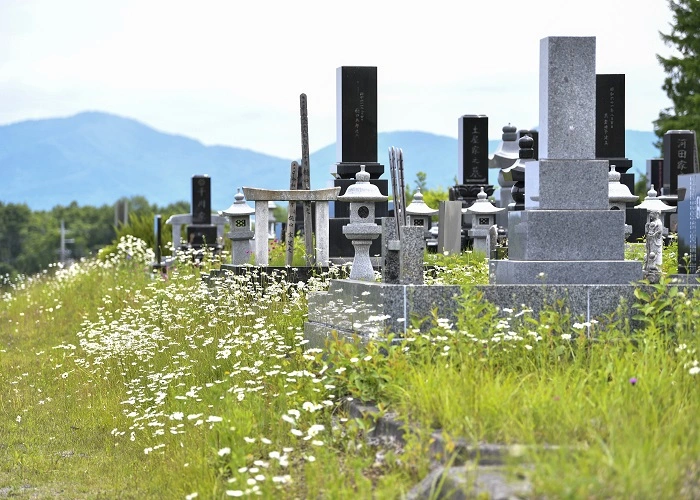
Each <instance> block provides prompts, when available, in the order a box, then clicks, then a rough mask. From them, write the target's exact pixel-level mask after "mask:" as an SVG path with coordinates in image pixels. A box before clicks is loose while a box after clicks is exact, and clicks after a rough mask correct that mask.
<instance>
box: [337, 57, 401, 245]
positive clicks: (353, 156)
mask: <svg viewBox="0 0 700 500" xmlns="http://www.w3.org/2000/svg"><path fill="white" fill-rule="evenodd" d="M336 113H337V115H336V124H337V127H336V159H337V162H338V163H336V166H335V169H336V179H335V180H334V181H333V185H334V187H340V194H341V195H342V194H344V193H345V191H346V190H347V188H348V187H349V186H350V185H352V184H354V183H355V175H356V174H357V173H358V172H359V171H360V165H365V171H366V172H367V173H369V174H370V183H371V184H373V185H375V186H376V187H377V188H379V191H380V192H381V193H382V194H384V195H386V194H387V193H388V190H389V184H388V181H387V180H386V179H380V178H379V177H380V176H381V175H382V174H383V173H384V165H382V164H380V163H379V162H378V159H377V116H378V108H377V68H376V67H374V66H341V67H339V68H337V69H336ZM332 210H333V215H334V216H333V218H331V219H330V220H329V228H328V230H329V243H330V246H329V256H330V257H331V258H334V257H343V258H350V257H352V256H353V254H354V248H353V246H352V244H351V242H350V240H348V239H347V238H346V237H345V235H344V234H343V233H342V228H343V226H344V225H346V224H348V223H349V222H350V204H349V203H346V202H341V201H335V202H333V208H332ZM375 210H376V212H375V215H376V218H377V223H380V218H381V217H385V216H386V215H387V214H388V205H387V203H386V202H384V203H377V205H376V207H375ZM380 252H381V238H377V239H376V240H374V241H372V246H371V247H370V255H376V254H378V253H380Z"/></svg>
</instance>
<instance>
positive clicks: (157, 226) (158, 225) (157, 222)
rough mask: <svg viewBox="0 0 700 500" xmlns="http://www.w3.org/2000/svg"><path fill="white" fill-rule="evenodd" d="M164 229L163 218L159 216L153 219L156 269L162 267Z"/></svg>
mask: <svg viewBox="0 0 700 500" xmlns="http://www.w3.org/2000/svg"><path fill="white" fill-rule="evenodd" d="M162 227H163V216H162V215H160V214H158V215H156V216H154V217H153V236H154V238H155V249H154V250H155V254H156V258H155V265H156V267H160V260H161V249H162V247H163V245H162V241H161V229H162Z"/></svg>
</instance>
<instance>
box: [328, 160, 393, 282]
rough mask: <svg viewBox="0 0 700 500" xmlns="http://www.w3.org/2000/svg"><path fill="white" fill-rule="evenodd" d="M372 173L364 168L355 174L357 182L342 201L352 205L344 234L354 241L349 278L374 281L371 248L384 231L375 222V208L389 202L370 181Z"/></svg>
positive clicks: (340, 199)
mask: <svg viewBox="0 0 700 500" xmlns="http://www.w3.org/2000/svg"><path fill="white" fill-rule="evenodd" d="M369 177H370V174H369V173H367V172H365V166H364V165H360V171H359V172H358V173H357V174H356V175H355V179H356V182H355V184H351V185H350V186H348V188H347V190H346V191H345V194H344V195H342V196H338V200H339V201H343V202H346V203H350V224H348V225H346V226H343V234H344V235H345V236H346V237H347V238H348V239H349V240H350V241H351V242H352V246H353V247H354V248H355V257H354V259H353V262H352V269H351V271H350V279H353V280H363V281H374V268H373V267H372V260H371V259H370V257H369V247H370V245H371V244H372V240H375V239H377V238H378V237H379V235H380V234H381V233H382V228H381V227H380V226H379V225H378V224H377V223H375V221H374V206H375V204H376V203H380V202H384V201H387V198H388V197H387V196H384V195H383V194H381V192H380V191H379V188H378V187H377V186H375V185H373V184H370V182H369Z"/></svg>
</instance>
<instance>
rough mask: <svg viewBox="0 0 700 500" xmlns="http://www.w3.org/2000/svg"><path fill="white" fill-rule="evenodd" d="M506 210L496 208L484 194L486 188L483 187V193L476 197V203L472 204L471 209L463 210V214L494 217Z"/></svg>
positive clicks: (480, 192)
mask: <svg viewBox="0 0 700 500" xmlns="http://www.w3.org/2000/svg"><path fill="white" fill-rule="evenodd" d="M503 210H505V207H502V208H499V207H496V206H494V205H493V204H492V203H491V202H490V201H489V200H488V199H487V195H486V193H485V192H484V187H483V186H482V187H481V191H479V194H477V195H476V201H475V202H474V203H472V205H471V206H470V207H469V208H463V209H462V213H469V214H475V215H494V214H497V213H498V212H501V211H503Z"/></svg>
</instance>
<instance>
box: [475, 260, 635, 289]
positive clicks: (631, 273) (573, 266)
mask: <svg viewBox="0 0 700 500" xmlns="http://www.w3.org/2000/svg"><path fill="white" fill-rule="evenodd" d="M489 278H490V279H489V281H490V282H491V283H497V284H498V285H538V284H539V285H543V284H557V285H564V284H566V285H571V284H587V285H613V284H616V285H626V284H630V283H634V282H638V281H639V280H641V279H642V263H641V262H640V261H636V260H607V261H604V260H597V261H591V260H586V261H583V260H579V261H565V260H561V261H544V260H527V261H515V260H492V261H491V262H489Z"/></svg>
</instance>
